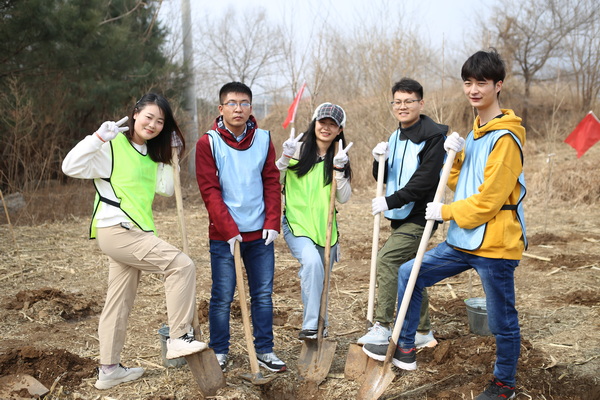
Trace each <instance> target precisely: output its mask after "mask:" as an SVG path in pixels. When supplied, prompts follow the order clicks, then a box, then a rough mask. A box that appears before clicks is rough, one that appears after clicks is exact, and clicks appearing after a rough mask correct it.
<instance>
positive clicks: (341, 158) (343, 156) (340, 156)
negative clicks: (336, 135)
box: [333, 142, 354, 169]
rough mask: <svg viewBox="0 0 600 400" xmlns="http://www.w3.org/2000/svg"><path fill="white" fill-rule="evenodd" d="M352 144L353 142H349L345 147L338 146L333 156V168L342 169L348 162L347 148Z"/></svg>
mask: <svg viewBox="0 0 600 400" xmlns="http://www.w3.org/2000/svg"><path fill="white" fill-rule="evenodd" d="M353 144H354V142H350V143H349V144H348V146H346V148H345V149H343V148H340V149H339V150H338V152H337V154H336V155H335V157H333V166H334V167H335V168H338V169H343V168H344V167H345V166H346V164H348V150H350V147H352V145H353Z"/></svg>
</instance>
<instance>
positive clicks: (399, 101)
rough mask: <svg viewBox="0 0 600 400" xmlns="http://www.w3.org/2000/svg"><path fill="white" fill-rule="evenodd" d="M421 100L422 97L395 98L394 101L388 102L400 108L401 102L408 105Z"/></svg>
mask: <svg viewBox="0 0 600 400" xmlns="http://www.w3.org/2000/svg"><path fill="white" fill-rule="evenodd" d="M421 100H422V99H408V100H396V101H390V104H391V105H392V107H394V108H400V107H402V105H403V104H404V105H405V106H406V107H410V106H412V105H413V103H416V102H418V101H421Z"/></svg>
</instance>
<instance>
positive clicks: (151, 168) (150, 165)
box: [90, 133, 158, 239]
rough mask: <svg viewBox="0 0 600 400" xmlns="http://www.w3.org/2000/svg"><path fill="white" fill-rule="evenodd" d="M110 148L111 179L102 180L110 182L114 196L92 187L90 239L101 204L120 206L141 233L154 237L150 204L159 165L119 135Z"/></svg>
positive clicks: (94, 232)
mask: <svg viewBox="0 0 600 400" xmlns="http://www.w3.org/2000/svg"><path fill="white" fill-rule="evenodd" d="M110 147H111V152H112V160H113V161H112V162H113V167H112V171H111V175H110V178H108V179H104V180H106V181H107V182H109V183H110V186H111V188H112V190H113V193H112V195H111V196H110V197H109V196H107V195H108V194H107V193H100V189H99V188H98V186H97V185H94V186H96V199H95V202H94V214H93V216H92V224H91V227H90V238H91V239H94V238H95V237H96V224H97V220H96V212H97V211H98V206H99V204H100V202H101V201H102V202H104V203H107V204H110V205H112V206H115V207H119V208H120V209H121V210H123V212H124V213H125V214H126V215H127V217H128V218H129V219H130V220H131V222H133V223H134V224H136V225H137V226H138V227H139V228H140V229H141V230H143V231H146V232H154V233H155V234H156V228H155V226H154V217H153V216H152V202H153V201H154V193H155V189H156V174H157V169H158V163H156V162H155V161H153V160H152V159H151V158H150V156H149V155H148V154H146V155H143V154H141V153H140V152H139V151H137V149H136V148H135V147H133V145H132V144H131V143H130V142H129V139H127V137H126V136H125V135H123V134H122V133H119V134H118V135H117V137H116V138H114V139H113V140H111V142H110ZM115 197H116V198H117V199H119V201H118V202H115V201H113V200H111V199H112V198H115Z"/></svg>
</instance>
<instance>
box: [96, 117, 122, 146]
mask: <svg viewBox="0 0 600 400" xmlns="http://www.w3.org/2000/svg"><path fill="white" fill-rule="evenodd" d="M128 119H129V117H125V118H122V119H120V120H118V121H117V122H114V121H105V122H103V123H102V125H100V128H98V130H97V131H96V136H98V137H99V138H100V140H102V141H103V142H108V141H109V140H113V139H114V138H115V137H117V135H118V134H119V132H125V131H128V130H129V127H128V126H121V125H123V124H124V123H125V122H127V120H128Z"/></svg>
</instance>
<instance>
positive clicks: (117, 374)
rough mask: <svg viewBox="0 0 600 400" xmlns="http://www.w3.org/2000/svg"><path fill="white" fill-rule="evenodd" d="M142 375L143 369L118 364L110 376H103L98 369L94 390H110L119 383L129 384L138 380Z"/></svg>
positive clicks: (102, 372) (100, 369)
mask: <svg viewBox="0 0 600 400" xmlns="http://www.w3.org/2000/svg"><path fill="white" fill-rule="evenodd" d="M143 374H144V368H127V367H124V366H122V365H121V364H119V366H118V367H117V368H115V370H114V371H113V372H111V373H110V374H105V373H104V371H102V368H98V380H97V381H96V383H94V386H95V387H96V389H100V390H103V389H110V388H111V387H113V386H117V385H118V384H120V383H125V382H130V381H134V380H136V379H138V378H139V377H141V376H142V375H143Z"/></svg>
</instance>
